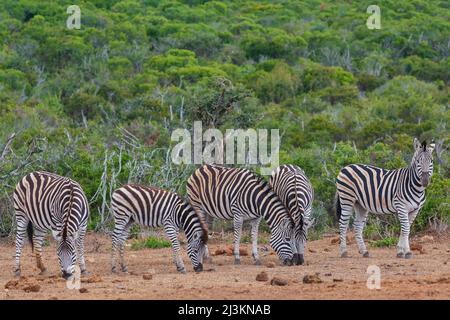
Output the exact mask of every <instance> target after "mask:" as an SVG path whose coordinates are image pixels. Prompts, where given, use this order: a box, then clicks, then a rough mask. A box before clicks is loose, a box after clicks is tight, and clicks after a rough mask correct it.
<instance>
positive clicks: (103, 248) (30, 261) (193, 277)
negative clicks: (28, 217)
mask: <svg viewBox="0 0 450 320" xmlns="http://www.w3.org/2000/svg"><path fill="white" fill-rule="evenodd" d="M350 241H351V242H350V245H349V253H350V256H351V257H350V258H345V259H342V258H339V257H338V243H337V242H336V235H328V236H325V237H324V238H322V239H321V240H317V241H310V242H309V243H308V249H307V252H306V256H305V260H306V264H305V265H303V266H291V267H287V266H281V265H280V263H279V261H278V258H277V256H276V255H275V254H274V253H273V252H272V251H271V250H269V251H267V252H266V254H265V255H264V250H261V252H262V253H263V254H262V260H263V265H261V266H255V265H253V263H252V258H251V256H243V257H241V261H242V262H241V263H242V264H241V265H239V266H235V265H234V264H233V261H234V259H233V257H232V256H226V255H220V256H214V257H213V262H212V264H205V265H204V270H205V271H204V272H202V273H199V274H196V273H195V272H194V271H193V270H192V265H191V264H190V261H189V259H188V257H187V255H186V253H185V250H184V251H183V260H184V263H185V265H186V268H187V274H179V273H178V272H177V271H176V268H175V266H174V264H173V263H172V251H171V248H165V249H143V250H139V251H132V250H131V249H130V248H129V247H128V248H127V250H126V260H127V262H128V267H129V271H130V273H129V274H117V275H116V274H112V273H111V271H110V240H109V238H108V237H107V236H105V235H99V234H89V235H88V236H87V238H86V260H87V261H86V263H87V267H88V269H89V271H90V273H91V274H90V276H87V277H84V278H82V283H81V288H82V289H81V290H76V289H68V288H67V286H66V281H65V280H64V279H62V278H60V277H59V273H58V272H59V268H58V264H57V257H56V252H55V245H54V243H51V244H50V245H49V246H47V247H45V248H44V253H43V255H44V262H45V264H46V267H47V269H48V274H47V275H45V276H41V275H38V269H37V268H36V266H35V260H34V258H33V256H32V253H31V248H30V246H29V245H27V246H26V247H25V248H24V252H23V255H22V275H23V278H21V279H20V280H19V281H17V279H15V277H14V275H13V265H14V259H13V256H14V245H13V243H10V242H6V241H4V240H3V241H2V242H0V286H1V287H0V300H1V299H88V300H91V299H195V300H201V299H450V236H449V234H445V235H441V236H438V235H425V236H424V235H422V236H417V237H415V238H413V239H412V241H411V242H412V243H414V246H413V247H416V249H421V250H419V251H417V250H415V251H413V254H414V255H413V257H412V258H411V259H409V260H406V259H398V258H396V249H395V248H369V251H370V254H371V257H370V258H362V257H361V256H360V255H359V254H358V253H357V247H356V244H355V242H354V241H352V238H351V237H350ZM227 246H228V244H227V243H225V242H223V241H220V240H219V241H218V240H216V241H212V243H211V244H210V250H211V252H214V251H216V249H221V248H226V247H227ZM260 247H261V248H262V247H267V246H265V245H261V246H260ZM242 248H244V249H247V251H248V252H250V251H251V246H250V245H247V244H243V245H242ZM271 263H272V264H275V266H274V267H268V264H269V265H270V264H271ZM369 265H377V266H378V267H379V268H380V270H381V288H380V289H373V290H369V289H368V288H367V285H366V282H367V279H368V277H369V274H367V267H368V266H369ZM262 271H265V272H266V273H267V275H268V281H256V276H257V274H259V273H260V272H262ZM148 275H151V276H148ZM306 275H310V276H313V280H314V279H315V280H320V281H321V282H320V283H304V281H303V280H304V277H305V276H306ZM316 275H317V277H314V276H316ZM144 277H145V278H147V279H148V278H151V279H148V280H146V279H144ZM273 277H278V278H282V279H284V280H286V281H287V285H285V286H278V285H272V284H271V280H272V279H273Z"/></svg>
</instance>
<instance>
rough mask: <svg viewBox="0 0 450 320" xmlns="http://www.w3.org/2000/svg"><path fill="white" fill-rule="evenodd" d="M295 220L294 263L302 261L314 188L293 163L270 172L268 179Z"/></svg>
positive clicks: (309, 224) (309, 223) (309, 222)
mask: <svg viewBox="0 0 450 320" xmlns="http://www.w3.org/2000/svg"><path fill="white" fill-rule="evenodd" d="M269 184H270V186H271V187H272V189H273V191H275V193H276V194H277V195H278V196H279V197H280V199H281V201H282V202H283V204H284V206H285V207H286V209H287V210H288V212H289V213H290V215H291V216H292V218H293V219H294V222H295V232H294V234H295V242H294V263H295V264H303V263H304V252H305V245H306V241H307V237H308V228H309V227H310V226H311V224H312V221H311V209H312V202H313V199H314V190H313V187H312V185H311V182H310V181H309V179H308V177H307V176H306V174H305V172H304V171H303V170H302V169H300V168H299V167H298V166H295V165H282V166H279V167H278V168H276V169H275V170H274V171H273V172H272V176H271V177H270V181H269Z"/></svg>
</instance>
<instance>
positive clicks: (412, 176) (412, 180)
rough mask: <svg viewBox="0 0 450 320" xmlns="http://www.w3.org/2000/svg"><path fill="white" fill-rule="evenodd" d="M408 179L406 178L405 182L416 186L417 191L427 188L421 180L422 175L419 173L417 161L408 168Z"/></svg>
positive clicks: (409, 185)
mask: <svg viewBox="0 0 450 320" xmlns="http://www.w3.org/2000/svg"><path fill="white" fill-rule="evenodd" d="M406 172H407V173H406V175H407V179H404V183H406V184H407V187H409V188H411V186H413V187H414V190H415V191H418V192H419V193H420V192H424V190H425V188H424V187H423V186H422V184H421V182H420V177H419V176H418V175H417V171H416V164H415V162H413V163H411V165H410V166H409V167H408V168H407V170H406Z"/></svg>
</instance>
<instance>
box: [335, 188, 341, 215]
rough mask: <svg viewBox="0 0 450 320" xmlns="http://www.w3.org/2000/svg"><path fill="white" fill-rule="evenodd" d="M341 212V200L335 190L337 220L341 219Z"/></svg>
mask: <svg viewBox="0 0 450 320" xmlns="http://www.w3.org/2000/svg"><path fill="white" fill-rule="evenodd" d="M341 214H342V207H341V200H340V198H339V195H338V193H337V192H336V217H337V220H338V221H339V220H341Z"/></svg>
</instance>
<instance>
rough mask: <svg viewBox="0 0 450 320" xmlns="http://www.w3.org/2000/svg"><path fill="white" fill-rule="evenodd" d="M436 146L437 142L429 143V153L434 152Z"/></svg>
mask: <svg viewBox="0 0 450 320" xmlns="http://www.w3.org/2000/svg"><path fill="white" fill-rule="evenodd" d="M435 146H436V144H435V143H434V142H433V143H430V144H429V145H427V151H428V152H429V153H432V152H433V150H434V147H435Z"/></svg>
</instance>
